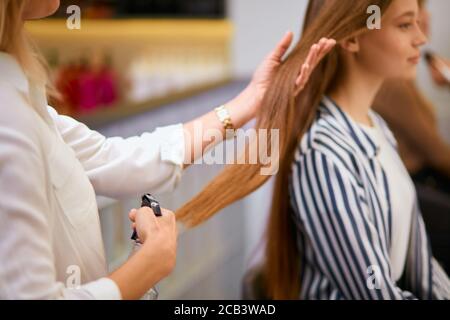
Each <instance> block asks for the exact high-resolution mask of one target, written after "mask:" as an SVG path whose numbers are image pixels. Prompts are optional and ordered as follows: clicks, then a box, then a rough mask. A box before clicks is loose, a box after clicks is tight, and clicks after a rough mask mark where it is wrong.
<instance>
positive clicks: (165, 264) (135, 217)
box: [129, 207, 177, 275]
mask: <svg viewBox="0 0 450 320" xmlns="http://www.w3.org/2000/svg"><path fill="white" fill-rule="evenodd" d="M161 211H162V214H163V215H162V217H156V216H155V215H154V213H153V211H152V209H150V208H147V207H143V208H140V209H139V210H136V209H133V210H131V211H130V213H129V217H130V220H131V222H132V225H131V227H132V228H133V229H136V231H137V234H138V237H139V241H140V242H141V243H142V244H143V249H144V250H148V253H149V254H150V255H151V256H154V257H158V267H159V268H161V269H162V270H161V272H162V273H163V274H166V275H167V274H169V273H170V272H171V271H172V269H173V268H174V266H175V261H176V250H177V225H176V220H175V214H174V213H173V212H171V211H169V210H166V209H161ZM155 267H156V265H155Z"/></svg>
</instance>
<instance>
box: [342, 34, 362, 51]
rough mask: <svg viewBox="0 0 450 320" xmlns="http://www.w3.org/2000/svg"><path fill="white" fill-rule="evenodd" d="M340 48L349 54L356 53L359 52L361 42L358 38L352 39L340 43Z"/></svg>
mask: <svg viewBox="0 0 450 320" xmlns="http://www.w3.org/2000/svg"><path fill="white" fill-rule="evenodd" d="M339 45H340V47H341V48H342V49H343V50H345V51H347V52H349V53H356V52H358V51H359V40H358V37H350V38H347V39H345V40H343V41H341V42H340V43H339Z"/></svg>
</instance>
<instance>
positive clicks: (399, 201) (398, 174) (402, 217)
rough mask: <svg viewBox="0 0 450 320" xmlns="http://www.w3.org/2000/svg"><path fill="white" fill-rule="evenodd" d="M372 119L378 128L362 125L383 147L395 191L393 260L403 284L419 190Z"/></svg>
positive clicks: (396, 275) (384, 162) (380, 154)
mask: <svg viewBox="0 0 450 320" xmlns="http://www.w3.org/2000/svg"><path fill="white" fill-rule="evenodd" d="M371 118H372V122H373V123H374V127H368V126H365V125H361V127H362V128H363V130H365V131H366V133H367V134H368V135H369V136H370V137H371V138H372V139H373V141H375V143H376V144H377V145H378V146H379V152H378V154H377V160H378V161H379V163H380V165H381V167H382V168H383V169H384V171H385V173H386V179H387V183H388V185H389V186H390V188H391V192H390V204H391V214H392V241H391V248H390V252H389V258H390V261H391V266H392V276H393V278H394V280H395V281H399V280H400V278H401V276H402V274H403V272H404V269H405V265H406V256H407V253H408V245H409V238H410V235H411V220H412V216H413V211H414V204H415V201H416V191H415V187H414V183H413V181H412V180H411V178H410V176H409V173H408V171H407V170H406V168H405V165H404V164H403V162H402V160H401V158H400V156H399V154H398V152H397V150H396V149H395V146H392V145H391V144H390V142H389V141H388V139H387V138H386V134H385V133H384V132H383V129H382V128H381V127H380V124H379V123H378V121H377V120H376V117H375V115H374V114H372V113H371Z"/></svg>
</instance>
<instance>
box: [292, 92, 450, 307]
mask: <svg viewBox="0 0 450 320" xmlns="http://www.w3.org/2000/svg"><path fill="white" fill-rule="evenodd" d="M374 118H375V119H376V120H377V121H378V122H379V123H378V124H379V125H380V126H381V128H382V131H383V133H384V134H385V136H386V138H387V139H388V141H389V142H390V143H391V144H392V145H394V146H396V141H395V138H394V137H393V135H392V133H391V132H390V130H389V129H388V127H387V125H386V124H385V122H384V121H383V120H382V119H381V118H380V117H379V116H377V115H375V117H374ZM378 152H379V146H378V145H377V143H376V142H375V141H374V140H373V139H371V137H370V136H369V135H367V134H366V133H365V131H364V130H363V129H362V128H361V127H360V126H359V125H357V124H356V123H355V122H354V121H353V120H352V119H351V118H350V117H349V116H348V115H346V114H345V113H344V112H343V111H342V110H341V109H340V108H339V107H338V106H337V105H336V104H335V103H334V102H333V101H332V100H331V99H329V98H328V97H325V98H324V99H323V100H322V102H321V104H320V106H319V108H318V111H317V117H316V119H315V121H314V123H313V125H312V126H311V128H310V129H309V130H308V132H307V133H306V134H305V135H304V137H303V138H302V141H301V143H300V145H299V147H298V150H297V152H296V156H295V161H294V163H293V166H292V169H293V170H292V175H291V177H290V183H289V192H290V200H291V207H292V209H293V210H292V213H293V221H294V222H295V225H296V229H297V242H298V249H299V252H300V258H301V273H300V286H301V292H300V299H382V300H385V299H400V300H403V299H450V280H449V278H448V276H447V275H446V274H445V272H444V271H443V269H442V267H441V266H440V265H439V264H438V263H437V261H436V260H435V259H434V258H433V257H432V254H431V249H430V245H429V240H428V237H427V233H426V230H425V225H424V222H423V219H422V215H421V213H420V209H419V206H418V203H417V200H416V201H415V203H414V204H413V212H412V222H411V234H410V240H409V244H408V248H407V254H406V255H407V257H406V263H405V267H404V271H403V276H402V278H401V279H400V280H399V281H395V279H394V277H393V274H392V273H393V272H392V262H391V261H390V258H389V256H390V249H391V239H392V238H393V237H392V213H391V204H390V198H391V196H392V192H395V190H391V189H390V186H389V184H388V182H387V178H386V173H385V172H384V170H383V168H382V167H381V165H380V164H379V162H378V161H377V159H376V156H377V153H378Z"/></svg>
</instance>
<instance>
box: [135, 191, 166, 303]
mask: <svg viewBox="0 0 450 320" xmlns="http://www.w3.org/2000/svg"><path fill="white" fill-rule="evenodd" d="M141 207H148V208H150V209H152V210H153V213H154V214H155V216H157V217H161V216H162V212H161V206H160V205H159V202H158V201H157V200H156V199H155V198H154V197H153V196H152V195H151V194H145V195H143V196H142V203H141ZM131 239H132V240H133V249H132V251H131V254H130V256H132V255H133V254H134V253H135V252H136V251H138V250H139V249H140V248H141V246H142V243H141V242H140V241H139V236H138V234H137V232H136V229H135V230H134V231H133V235H132V236H131ZM156 299H158V290H157V289H156V287H155V288H151V289H150V290H149V291H148V292H147V293H146V294H145V295H144V296H143V297H142V298H141V300H156Z"/></svg>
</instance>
